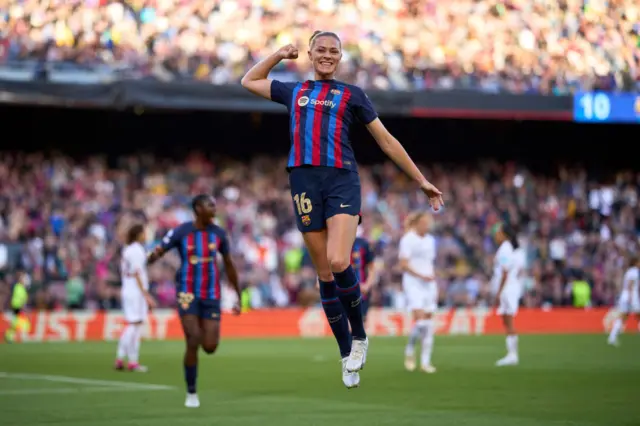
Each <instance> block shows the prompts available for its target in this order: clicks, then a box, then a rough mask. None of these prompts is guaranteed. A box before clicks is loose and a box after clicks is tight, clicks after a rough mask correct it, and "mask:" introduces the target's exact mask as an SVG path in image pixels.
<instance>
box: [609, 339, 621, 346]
mask: <svg viewBox="0 0 640 426" xmlns="http://www.w3.org/2000/svg"><path fill="white" fill-rule="evenodd" d="M607 344H609V345H611V346H615V347H616V348H617V347H618V346H620V341H619V340H618V339H615V340H607Z"/></svg>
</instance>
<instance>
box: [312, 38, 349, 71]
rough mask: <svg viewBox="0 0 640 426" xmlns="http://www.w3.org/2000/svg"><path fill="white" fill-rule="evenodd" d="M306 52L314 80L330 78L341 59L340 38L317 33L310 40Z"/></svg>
mask: <svg viewBox="0 0 640 426" xmlns="http://www.w3.org/2000/svg"><path fill="white" fill-rule="evenodd" d="M308 53H309V60H310V61H311V63H312V64H313V69H314V71H315V73H316V80H330V79H332V78H333V75H334V74H335V73H336V70H337V69H338V64H339V63H340V59H342V45H341V44H340V40H338V39H337V38H336V37H334V36H332V35H318V36H316V37H315V38H314V39H313V40H312V42H311V47H310V49H309V52H308Z"/></svg>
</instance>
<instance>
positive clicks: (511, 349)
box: [507, 334, 518, 356]
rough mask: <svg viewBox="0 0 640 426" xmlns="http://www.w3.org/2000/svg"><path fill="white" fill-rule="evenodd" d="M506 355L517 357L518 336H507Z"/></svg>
mask: <svg viewBox="0 0 640 426" xmlns="http://www.w3.org/2000/svg"><path fill="white" fill-rule="evenodd" d="M507 354H508V355H515V356H518V336H517V335H515V334H514V335H510V336H507Z"/></svg>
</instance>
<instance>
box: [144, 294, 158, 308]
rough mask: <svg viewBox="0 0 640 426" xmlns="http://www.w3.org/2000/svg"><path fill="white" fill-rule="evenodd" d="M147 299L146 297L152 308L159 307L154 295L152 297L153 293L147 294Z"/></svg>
mask: <svg viewBox="0 0 640 426" xmlns="http://www.w3.org/2000/svg"><path fill="white" fill-rule="evenodd" d="M145 299H146V301H147V305H149V308H150V309H155V308H157V307H158V304H157V303H156V300H155V299H154V298H153V297H151V295H149V294H147V295H146V296H145Z"/></svg>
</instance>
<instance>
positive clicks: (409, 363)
mask: <svg viewBox="0 0 640 426" xmlns="http://www.w3.org/2000/svg"><path fill="white" fill-rule="evenodd" d="M404 368H406V369H407V371H415V369H416V357H415V356H414V355H405V356H404Z"/></svg>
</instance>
